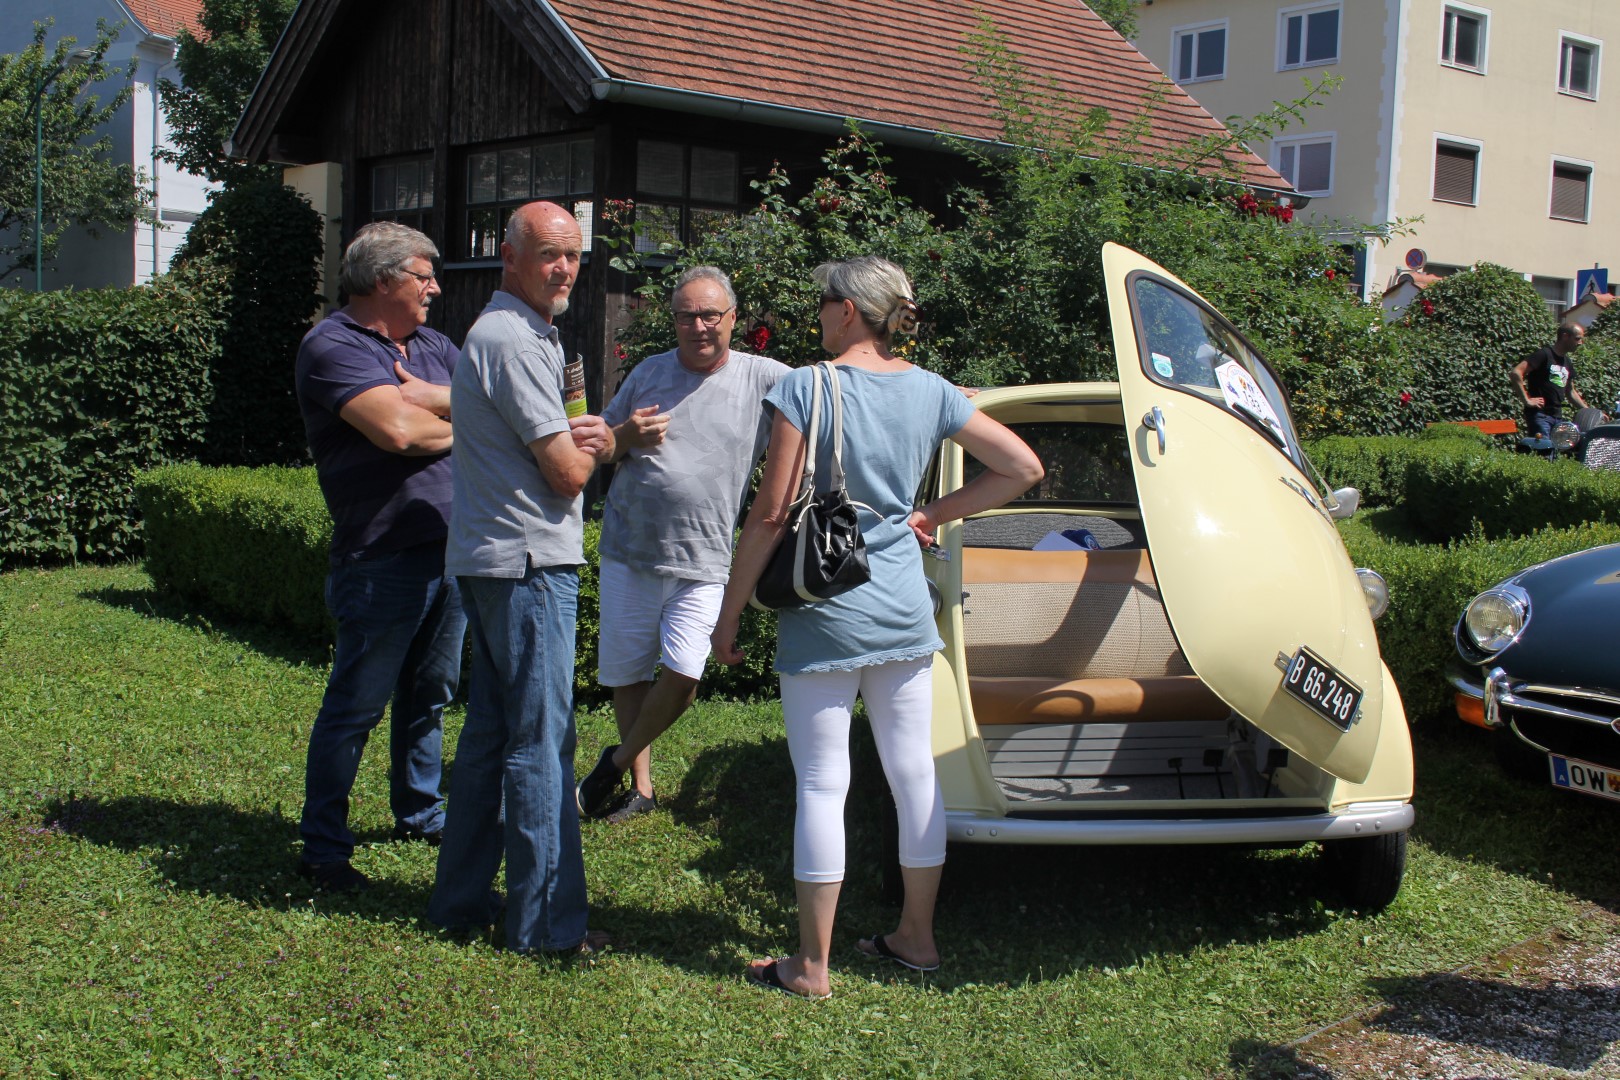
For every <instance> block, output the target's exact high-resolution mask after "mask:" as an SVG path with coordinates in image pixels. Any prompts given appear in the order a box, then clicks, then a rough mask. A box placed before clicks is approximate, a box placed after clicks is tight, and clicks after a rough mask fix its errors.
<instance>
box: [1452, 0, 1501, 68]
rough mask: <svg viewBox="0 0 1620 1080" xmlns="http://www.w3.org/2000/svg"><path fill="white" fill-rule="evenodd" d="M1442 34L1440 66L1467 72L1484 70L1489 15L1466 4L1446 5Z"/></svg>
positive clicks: (1483, 10) (1487, 12) (1481, 9)
mask: <svg viewBox="0 0 1620 1080" xmlns="http://www.w3.org/2000/svg"><path fill="white" fill-rule="evenodd" d="M1444 19H1445V22H1444V24H1443V25H1442V27H1441V30H1440V62H1441V63H1442V64H1445V65H1447V66H1448V67H1456V68H1464V69H1466V70H1468V71H1478V72H1483V71H1484V70H1485V31H1486V27H1487V25H1488V24H1489V22H1490V12H1489V11H1486V10H1485V9H1484V8H1476V7H1469V6H1468V5H1467V4H1447V5H1446V10H1445V16H1444Z"/></svg>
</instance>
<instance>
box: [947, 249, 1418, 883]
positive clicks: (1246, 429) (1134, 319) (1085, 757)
mask: <svg viewBox="0 0 1620 1080" xmlns="http://www.w3.org/2000/svg"><path fill="white" fill-rule="evenodd" d="M1103 260H1104V268H1105V270H1106V273H1107V279H1108V299H1109V305H1110V308H1111V311H1112V318H1113V334H1114V346H1115V352H1116V355H1117V357H1118V367H1119V381H1118V383H1062V384H1044V385H1035V386H1021V387H1005V388H1000V389H993V390H985V391H982V392H980V393H979V394H978V395H977V396H975V398H974V402H975V404H976V406H977V407H978V408H979V409H980V410H982V411H983V412H985V413H986V414H988V415H990V416H992V417H994V418H996V419H997V420H999V421H1001V422H1002V423H1005V424H1007V425H1008V426H1010V427H1011V428H1012V429H1013V430H1014V431H1016V432H1018V433H1019V434H1020V435H1021V436H1022V437H1023V438H1024V439H1025V440H1026V441H1027V442H1028V443H1029V444H1030V446H1032V447H1033V448H1034V449H1035V451H1036V453H1038V454H1039V455H1040V457H1041V460H1042V461H1043V462H1044V464H1045V466H1046V477H1045V479H1043V480H1042V481H1041V483H1040V484H1039V485H1037V486H1036V487H1035V488H1033V489H1032V490H1030V491H1028V492H1026V493H1025V494H1024V495H1023V496H1022V497H1021V498H1019V499H1016V500H1014V501H1013V502H1011V503H1009V504H1008V505H1007V506H1005V507H1003V508H1001V509H999V510H995V511H992V512H989V513H986V514H982V515H979V516H977V517H974V518H970V519H968V520H966V521H963V522H959V523H955V524H952V525H949V526H946V527H942V528H941V529H940V530H939V534H938V536H937V540H938V545H939V549H938V551H937V552H936V553H935V554H936V555H937V558H935V559H925V560H924V562H925V563H926V564H927V565H926V572H927V573H928V575H929V579H930V583H931V587H932V589H933V590H934V592H935V594H936V600H937V602H938V621H939V628H940V631H941V634H942V636H943V638H944V641H945V648H944V650H943V652H942V653H941V654H940V655H939V656H938V658H937V659H936V663H935V680H934V682H935V702H934V727H933V738H934V751H935V758H936V761H937V767H938V774H939V780H940V785H941V787H942V788H943V790H944V797H945V808H946V815H947V822H948V826H947V827H948V835H949V838H950V840H951V841H952V842H953V843H958V844H1132V845H1136V844H1239V845H1262V846H1289V845H1303V844H1306V843H1310V842H1316V843H1318V844H1320V850H1321V853H1322V858H1323V860H1324V867H1325V870H1326V880H1327V881H1328V882H1330V883H1331V885H1332V886H1333V888H1334V889H1335V890H1336V891H1337V893H1338V898H1339V899H1341V900H1342V901H1344V902H1345V903H1347V904H1349V905H1351V906H1353V907H1355V908H1357V909H1361V910H1377V909H1380V908H1382V907H1384V906H1385V905H1387V904H1388V903H1389V902H1390V901H1391V900H1393V899H1394V897H1395V895H1396V893H1397V892H1398V890H1399V889H1400V884H1401V878H1402V876H1403V874H1404V872H1405V866H1406V842H1407V832H1408V830H1409V829H1410V828H1411V825H1412V820H1413V813H1412V805H1411V798H1412V748H1411V740H1410V736H1409V733H1408V730H1407V725H1406V714H1405V712H1404V710H1403V709H1402V706H1401V699H1400V695H1399V693H1398V692H1397V691H1396V688H1395V684H1394V682H1393V681H1392V680H1391V678H1390V674H1389V670H1388V668H1387V667H1385V665H1384V663H1383V661H1382V659H1381V658H1380V656H1379V651H1378V639H1377V637H1376V635H1375V633H1374V630H1373V620H1374V618H1375V617H1376V616H1377V615H1379V614H1381V613H1382V609H1383V606H1384V605H1385V603H1386V597H1387V594H1386V592H1385V589H1384V583H1383V580H1382V579H1381V578H1379V576H1378V575H1377V574H1375V573H1373V572H1372V571H1369V570H1359V569H1357V568H1356V567H1355V566H1354V565H1352V563H1351V561H1350V558H1349V555H1348V554H1347V552H1346V551H1345V547H1344V543H1343V542H1342V540H1341V539H1340V537H1339V533H1338V530H1337V528H1336V527H1335V524H1334V522H1335V519H1336V518H1340V517H1344V516H1347V515H1348V514H1349V513H1352V512H1353V511H1354V509H1355V504H1356V502H1357V500H1358V498H1359V496H1358V495H1357V494H1356V492H1355V491H1354V490H1352V489H1343V490H1341V491H1338V492H1334V491H1331V490H1330V489H1329V488H1328V487H1327V485H1326V484H1325V483H1323V481H1322V480H1321V478H1320V477H1319V475H1318V474H1317V473H1316V471H1315V469H1314V468H1313V467H1312V465H1311V463H1310V462H1309V461H1308V460H1307V459H1306V456H1305V453H1304V451H1303V449H1302V448H1301V446H1300V440H1299V435H1298V432H1297V431H1296V429H1295V427H1294V423H1293V420H1292V419H1291V417H1290V415H1289V409H1288V402H1287V396H1286V393H1285V391H1284V388H1283V386H1282V384H1281V383H1280V382H1279V381H1278V379H1277V377H1276V376H1275V374H1274V373H1273V372H1272V371H1271V369H1270V368H1269V367H1268V366H1267V365H1266V363H1265V361H1264V360H1263V359H1262V358H1261V357H1260V355H1259V354H1258V353H1257V352H1256V351H1255V350H1254V348H1253V347H1252V346H1250V345H1249V344H1248V342H1246V341H1245V340H1244V338H1243V335H1242V334H1241V333H1239V332H1238V331H1237V330H1236V329H1235V328H1234V327H1233V326H1232V324H1231V323H1230V322H1228V321H1227V320H1226V319H1225V318H1223V317H1222V316H1221V315H1220V313H1219V312H1217V311H1215V310H1214V308H1212V307H1211V306H1210V305H1209V304H1208V303H1206V302H1205V301H1204V300H1203V299H1202V298H1201V297H1199V296H1198V294H1197V293H1195V292H1193V290H1192V289H1190V288H1189V287H1187V286H1186V285H1185V284H1183V283H1182V282H1181V281H1179V280H1177V279H1176V278H1175V277H1174V276H1173V275H1171V274H1169V273H1168V272H1166V271H1165V270H1163V269H1162V268H1160V267H1158V266H1156V265H1154V264H1153V263H1152V262H1149V261H1148V260H1146V259H1144V258H1142V257H1141V256H1140V255H1138V254H1136V253H1135V252H1132V251H1130V250H1128V249H1126V248H1123V247H1119V246H1117V245H1113V244H1110V245H1107V246H1106V247H1105V248H1104V251H1103ZM978 467H979V466H977V464H976V463H975V462H974V461H973V460H972V459H971V458H967V457H965V456H964V455H963V453H962V451H961V450H960V448H958V447H957V446H956V445H955V444H954V443H951V442H946V443H945V444H944V446H943V447H942V448H941V449H940V451H939V454H938V456H937V457H936V458H935V460H934V462H933V464H932V466H931V467H930V470H929V473H928V476H927V479H926V480H925V482H924V490H923V491H922V492H921V493H920V495H919V498H921V499H924V500H926V499H927V498H930V497H933V496H934V495H938V494H943V493H946V492H949V491H952V490H954V489H955V488H957V487H959V486H960V485H962V484H963V483H965V482H966V481H968V480H970V479H971V478H972V477H973V475H974V474H975V469H977V468H978Z"/></svg>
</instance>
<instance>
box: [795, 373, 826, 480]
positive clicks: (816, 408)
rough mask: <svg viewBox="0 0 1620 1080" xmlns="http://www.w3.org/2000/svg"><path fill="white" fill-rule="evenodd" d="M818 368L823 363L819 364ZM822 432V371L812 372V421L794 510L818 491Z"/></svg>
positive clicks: (807, 426)
mask: <svg viewBox="0 0 1620 1080" xmlns="http://www.w3.org/2000/svg"><path fill="white" fill-rule="evenodd" d="M816 366H817V368H819V367H820V366H821V365H820V364H817V365H816ZM820 434H821V372H820V371H819V370H818V371H813V372H811V379H810V422H809V424H807V425H806V433H805V440H804V471H803V472H802V473H800V475H799V490H798V491H797V492H796V493H795V494H794V496H793V502H791V503H789V504H788V506H789V510H790V511H791V510H794V509H796V508H798V507H801V506H803V505H805V504H806V503H808V502H809V501H810V500H811V499H812V498H813V497H814V496H815V493H816V444H817V442H818V440H819V436H820Z"/></svg>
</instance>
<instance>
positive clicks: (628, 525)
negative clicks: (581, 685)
mask: <svg viewBox="0 0 1620 1080" xmlns="http://www.w3.org/2000/svg"><path fill="white" fill-rule="evenodd" d="M671 303H672V306H673V308H674V318H675V339H676V341H677V342H678V343H679V345H678V347H677V348H676V349H674V350H673V351H671V352H666V353H660V354H658V355H657V356H651V357H648V358H647V359H646V360H644V361H642V362H641V364H639V365H638V366H637V367H636V368H635V369H634V370H633V371H631V372H630V375H629V377H628V378H626V379H625V381H624V385H622V386H620V387H619V392H618V393H617V394H615V395H614V397H613V401H612V402H611V403H610V404H609V405H608V407H607V408H606V409H603V410H602V419H604V420H605V421H607V422H608V423H609V424H611V425H612V426H613V435H614V442H615V446H616V449H615V451H614V455H615V457H614V460H615V461H618V462H619V463H620V464H619V468H618V471H617V472H616V473H615V474H614V477H613V486H612V487H611V488H610V489H609V491H608V497H607V508H606V510H605V511H604V512H603V516H602V540H601V547H600V550H601V556H602V563H601V590H600V595H601V639H600V643H599V645H598V652H597V655H598V670H597V678H598V680H599V681H600V682H601V683H602V684H603V685H604V686H611V687H612V688H613V712H614V716H615V719H617V721H618V725H619V738H620V741H621V745H619V746H610V747H608V748H607V749H606V750H604V751H602V757H601V760H600V761H599V763H598V764H597V766H596V768H595V770H593V771H592V773H591V775H590V776H588V777H586V779H585V780H584V781H583V782H582V783H581V784H580V787H579V802H580V809H581V811H583V812H584V813H585V814H586V815H587V816H590V817H601V816H604V815H605V816H606V817H607V819H608V820H609V821H610V822H622V821H626V820H628V819H629V818H631V817H634V816H635V815H637V814H642V813H646V812H647V811H649V810H652V809H653V808H654V807H656V806H657V805H658V804H657V802H656V800H655V799H654V798H653V788H652V773H651V771H650V758H651V756H652V755H651V753H650V752H649V751H648V750H647V747H648V745H649V744H651V742H652V741H653V740H654V739H656V738H657V737H658V736H659V735H660V734H661V733H663V732H664V731H665V730H667V729H668V728H669V726H670V725H671V724H673V723H674V722H675V721H676V720H677V719H678V718H679V717H680V715H681V714H682V713H683V712H685V711H686V709H687V707H688V706H689V705H691V704H692V699H693V697H694V696H695V695H696V693H697V685H698V680H699V678H701V677H702V675H703V665H704V662H705V661H706V660H708V658H709V634H710V633H712V632H713V630H714V623H715V619H716V617H717V616H718V615H719V613H720V599H721V596H722V595H723V594H724V592H725V584H726V578H727V576H728V575H729V573H730V569H731V539H732V533H733V531H734V529H735V528H736V524H737V514H738V511H739V510H740V509H741V507H742V500H743V496H744V495H745V494H746V492H747V490H748V480H749V477H750V475H751V474H752V472H753V468H754V464H755V463H756V462H757V461H759V458H760V455H761V454H763V453H764V452H765V443H766V440H767V438H768V437H769V435H770V425H769V423H768V421H767V418H766V415H765V410H764V408H763V407H762V405H761V404H760V403H761V401H762V400H763V399H764V397H765V395H766V393H768V392H769V391H770V389H771V388H772V387H774V386H775V385H776V382H777V380H778V379H780V378H781V377H782V376H783V375H785V374H787V370H788V369H787V367H786V366H785V365H783V364H779V363H777V362H776V361H775V360H769V359H766V358H765V357H763V356H754V355H751V354H749V353H742V352H734V351H732V349H731V332H732V329H733V328H734V327H735V326H736V323H737V295H736V293H734V292H733V291H732V288H731V279H730V278H728V277H727V276H726V275H725V274H724V273H723V272H722V271H720V270H719V269H717V268H715V267H713V266H695V267H693V268H692V269H690V270H688V271H686V272H685V273H684V274H682V275H681V276H680V277H679V278H678V279H677V280H676V282H675V291H674V297H673V300H672V302H671ZM660 660H662V663H663V672H662V673H661V674H659V676H658V678H657V681H654V679H653V673H654V669H655V668H656V667H657V666H658V664H659V662H660ZM626 770H629V771H630V773H631V787H630V788H629V790H627V791H625V792H624V793H623V794H622V795H619V794H618V787H619V782H620V780H621V778H622V777H623V775H624V773H625V771H626ZM615 796H617V797H615Z"/></svg>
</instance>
